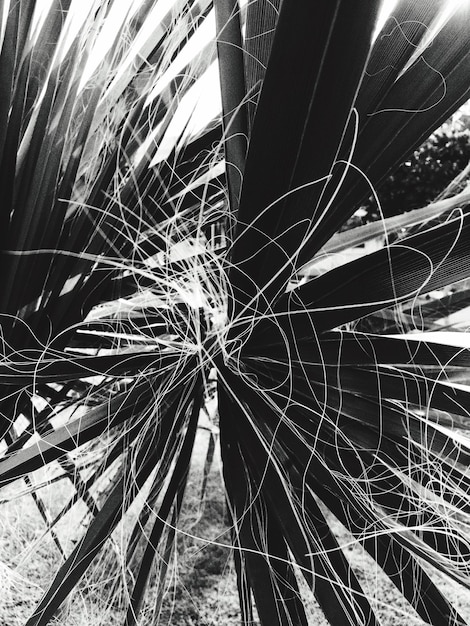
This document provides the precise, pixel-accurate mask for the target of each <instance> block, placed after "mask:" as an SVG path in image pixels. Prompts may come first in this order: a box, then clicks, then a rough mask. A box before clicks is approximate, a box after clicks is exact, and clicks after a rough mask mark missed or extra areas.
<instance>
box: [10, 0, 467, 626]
mask: <svg viewBox="0 0 470 626" xmlns="http://www.w3.org/2000/svg"><path fill="white" fill-rule="evenodd" d="M381 9H382V2H380V1H379V0H369V1H368V2H363V1H358V2H352V1H351V0H344V1H341V0H318V1H317V2H310V3H300V2H298V1H296V0H283V1H282V2H280V0H271V1H269V2H264V1H263V0H254V1H251V2H248V3H243V5H242V7H241V9H240V7H239V5H238V3H237V1H236V0H215V1H214V2H211V1H209V0H193V1H183V0H172V1H170V2H168V1H166V0H165V1H164V0H159V1H158V0H155V1H154V2H148V1H147V2H144V1H143V0H140V1H138V0H135V1H134V2H129V3H122V2H119V0H109V1H107V2H102V1H99V2H98V1H97V0H89V1H88V2H79V1H73V0H62V1H60V0H52V2H50V3H41V2H38V3H37V5H36V3H34V2H31V3H20V2H8V1H5V2H3V3H2V12H1V19H2V28H1V31H0V32H1V37H2V39H1V43H2V51H1V56H0V72H1V75H2V78H3V80H2V93H3V96H2V99H1V100H0V157H1V160H2V164H1V168H0V177H1V181H2V190H3V193H2V212H1V228H0V233H1V234H0V236H1V238H2V246H1V247H2V253H1V263H2V277H3V281H2V290H1V292H0V306H1V323H2V361H1V363H0V377H1V379H0V382H1V385H2V386H1V429H2V430H1V436H2V442H3V450H4V453H3V454H4V458H3V460H2V461H1V462H0V481H1V484H2V485H7V484H9V483H12V482H13V481H15V480H18V479H21V478H25V479H26V480H29V478H28V477H29V475H30V473H32V472H34V471H35V470H37V469H39V468H41V467H43V466H44V465H45V464H48V463H52V462H56V461H57V462H58V463H59V464H60V466H61V467H62V469H63V473H62V474H61V476H62V478H64V479H71V480H73V481H74V485H75V488H76V496H75V497H74V498H73V499H72V501H71V502H70V505H69V506H72V505H73V504H74V502H75V501H77V500H79V499H81V500H83V502H85V504H86V506H87V507H88V509H89V512H90V516H91V521H90V522H89V524H88V527H87V530H86V531H85V532H84V534H83V537H82V538H81V540H80V541H79V542H78V543H77V545H76V547H75V548H74V549H73V551H72V552H71V553H70V554H64V559H65V560H64V563H63V565H62V567H61V568H60V569H59V571H58V572H57V574H56V576H55V578H54V580H53V582H52V584H51V586H50V588H49V590H48V591H47V592H46V593H45V595H44V597H43V598H42V600H41V601H40V603H39V604H38V606H37V607H36V609H35V611H34V613H33V615H32V616H31V617H30V619H29V620H28V622H27V625H28V626H33V625H35V626H39V625H43V624H47V623H48V622H49V621H50V620H51V619H52V618H53V616H54V615H55V613H56V612H57V610H58V609H59V607H60V606H61V604H62V603H63V601H64V600H65V599H66V597H67V596H68V595H69V594H70V593H71V591H72V590H73V589H74V588H75V587H76V586H77V585H78V583H79V581H80V579H81V578H82V576H83V575H84V574H85V572H86V571H87V569H88V568H89V567H90V566H91V565H92V563H93V562H94V560H95V559H97V557H98V555H99V554H100V553H101V552H103V551H105V550H107V549H108V547H109V545H110V538H111V536H112V533H113V531H114V530H115V529H116V527H117V525H118V524H119V522H120V521H121V519H122V518H123V517H124V516H125V514H126V511H127V510H128V508H129V506H130V504H131V503H132V501H133V500H134V499H135V497H136V496H137V494H139V492H140V491H141V490H142V489H143V488H144V487H146V488H147V490H148V484H149V481H150V482H151V486H150V489H149V490H148V496H147V499H146V500H145V502H143V503H142V504H141V515H140V518H139V520H138V522H137V523H136V526H135V530H134V532H133V533H132V534H131V537H130V541H129V545H128V547H127V557H128V566H129V568H131V567H134V570H133V576H132V579H131V580H132V581H133V583H132V586H131V588H130V590H129V593H128V598H129V602H128V609H127V614H126V617H125V618H123V619H125V624H126V625H130V624H135V623H137V621H138V620H139V611H140V609H141V607H142V605H143V602H144V594H145V588H146V586H147V582H148V577H149V572H150V571H151V565H152V563H153V562H155V561H158V562H160V563H161V564H163V565H161V566H160V576H161V580H163V576H164V574H165V571H166V566H165V565H164V564H165V563H166V562H167V560H168V555H169V554H170V552H171V546H172V543H173V541H174V539H175V527H177V525H178V516H179V513H180V511H181V506H182V500H183V496H184V490H185V483H186V478H187V474H188V469H189V463H190V459H191V454H192V449H193V445H194V440H195V433H196V430H197V427H198V420H199V416H200V413H201V410H202V408H203V405H204V403H205V402H208V401H211V402H212V401H213V396H212V393H213V385H214V383H213V382H211V381H213V380H214V379H216V381H217V383H216V384H217V387H216V397H217V406H218V415H219V422H218V426H219V428H220V445H221V456H222V463H223V478H224V485H225V489H226V494H227V503H228V510H229V514H230V522H231V527H232V537H233V556H234V560H235V568H236V572H237V578H238V589H239V595H240V606H241V618H242V622H243V623H245V624H248V623H252V621H251V620H252V619H253V608H252V603H253V600H254V602H255V604H256V608H257V612H258V616H259V619H260V621H261V623H262V624H270V625H271V624H282V625H284V624H306V623H307V618H306V613H305V608H304V604H305V601H306V592H305V591H304V590H303V589H304V587H305V586H307V587H308V588H310V590H311V592H312V593H313V594H314V596H315V597H316V599H317V601H318V603H319V605H320V607H321V608H322V610H323V612H324V613H325V615H326V617H327V619H328V620H329V621H330V622H331V623H332V624H334V625H335V626H339V625H341V624H348V625H349V624H357V625H359V624H369V625H372V624H375V623H377V620H376V617H375V616H374V611H373V609H372V607H371V604H370V602H369V599H368V598H367V594H366V593H364V592H363V590H362V589H361V585H360V583H359V581H358V578H357V575H356V572H355V571H354V568H353V566H352V565H351V564H350V563H349V561H348V560H347V558H346V556H345V554H344V552H343V549H342V547H341V545H339V543H338V540H337V538H336V536H335V534H334V532H333V531H332V529H331V527H330V524H329V521H328V520H329V519H331V517H328V516H327V517H325V509H327V510H329V512H330V513H329V515H330V516H334V517H335V518H337V520H339V521H340V522H341V523H342V524H343V525H344V526H345V527H346V528H347V529H348V530H349V531H350V533H351V534H352V536H353V537H354V538H355V540H356V541H357V542H359V543H360V544H361V545H362V546H363V547H364V548H365V550H366V551H367V552H368V553H369V554H370V555H371V556H372V558H373V559H374V560H375V561H376V562H377V564H378V566H380V568H382V569H383V571H384V572H385V574H386V575H387V576H388V577H389V578H390V580H391V581H392V582H393V584H394V585H395V586H396V587H397V588H398V590H399V591H400V592H401V593H402V594H403V596H404V597H405V598H406V599H407V600H408V602H409V603H410V605H411V606H412V607H413V608H414V609H415V610H416V612H417V613H418V615H419V616H420V617H421V618H422V620H424V622H426V623H430V624H436V625H442V624H449V625H450V624H463V623H464V620H463V619H462V618H461V617H460V616H459V615H458V613H457V612H456V610H455V609H454V608H453V607H452V606H451V604H450V603H449V601H448V599H447V598H446V597H445V596H444V595H443V593H442V592H441V591H440V590H439V588H438V586H437V585H436V584H435V583H434V582H433V580H432V579H431V577H430V575H429V572H428V566H432V567H434V568H437V569H438V570H441V571H443V572H445V573H446V574H447V575H448V576H450V577H451V578H453V579H454V580H455V581H457V582H458V583H460V584H461V585H464V586H467V587H469V586H470V571H469V551H470V544H469V540H468V532H467V529H468V523H469V521H470V518H469V513H470V498H469V493H470V479H469V476H468V471H467V466H468V462H469V459H470V456H469V440H468V439H467V438H466V435H465V431H466V430H467V429H468V426H469V421H468V414H469V410H470V393H469V389H468V387H467V386H466V383H467V382H468V373H467V370H468V366H469V364H470V356H469V352H468V349H467V348H466V345H468V341H467V340H466V335H465V334H464V333H460V332H453V331H452V330H449V329H448V328H447V331H446V332H445V333H443V332H442V328H443V325H442V319H444V318H445V319H447V316H448V314H449V312H455V311H457V310H461V309H463V308H464V307H465V306H467V303H468V293H469V287H468V284H469V283H468V279H469V278H470V252H469V246H468V240H469V239H468V237H469V233H468V231H469V218H468V209H467V202H468V199H469V194H468V192H465V191H464V192H461V194H460V195H459V196H457V197H454V198H450V199H447V200H444V201H442V202H440V203H436V204H435V205H432V206H431V207H429V208H426V209H419V210H417V211H412V212H410V213H408V214H405V215H404V216H399V217H394V218H390V219H388V220H386V221H381V222H380V223H377V224H373V225H368V226H366V227H362V228H357V229H354V230H352V231H347V232H342V233H339V234H336V233H338V231H339V230H340V228H341V226H342V225H343V224H344V222H345V221H346V220H347V219H348V218H349V217H350V216H351V215H352V214H353V213H354V211H355V210H356V209H357V208H358V207H359V206H360V204H361V202H362V201H363V200H364V199H365V198H367V197H369V196H370V195H371V193H373V192H374V190H376V189H378V188H379V187H380V183H381V181H383V180H384V179H385V178H386V177H387V175H388V174H389V173H390V172H391V171H392V170H393V168H394V167H396V166H398V165H399V163H400V162H401V161H403V159H404V158H406V156H407V155H408V154H410V153H411V152H412V151H413V150H414V149H416V147H417V146H418V145H419V144H420V142H422V141H423V140H424V139H425V138H426V137H427V136H428V135H429V134H430V133H431V132H432V131H433V130H434V129H435V128H436V127H438V126H439V125H440V124H441V123H443V122H444V121H445V120H446V119H447V118H448V117H449V116H450V115H451V114H452V113H453V112H454V111H456V110H457V109H458V107H459V106H460V105H461V104H462V103H464V102H465V101H466V100H467V99H468V97H469V96H470V83H469V80H468V76H469V75H470V11H469V9H468V7H467V6H465V4H464V3H462V4H460V5H459V4H457V3H455V2H454V3H448V2H444V1H442V0H418V1H417V2H416V1H411V0H399V1H398V2H397V3H396V5H395V7H394V9H393V12H392V14H391V15H390V16H389V17H388V19H387V20H386V21H384V20H383V19H380V16H381ZM214 232H217V233H219V234H220V235H221V237H220V242H219V243H220V245H215V243H214V239H213V238H212V239H211V233H214ZM392 235H393V237H392ZM384 238H385V244H382V243H381V244H380V245H376V248H375V251H370V248H368V247H366V248H364V247H363V248H361V246H363V244H364V243H368V242H372V245H374V244H373V242H377V241H379V240H380V241H381V242H383V240H384ZM392 239H393V243H392ZM366 250H369V252H368V253H367V254H366V253H365V252H366ZM325 258H326V259H327V261H328V264H329V265H328V267H327V268H326V269H325V265H324V264H323V265H322V262H323V261H324V259H325ZM348 259H349V260H348ZM351 259H353V260H351ZM385 322H386V323H385ZM447 325H449V324H447ZM371 329H372V331H371ZM436 331H441V332H439V333H437V332H436ZM77 449H80V451H81V452H82V454H83V458H85V459H86V461H87V463H88V466H87V469H88V472H84V468H83V467H82V466H81V465H80V463H81V461H80V458H78V460H77V455H76V454H72V455H70V454H69V453H71V452H73V453H75V451H76V450H77ZM103 450H104V452H103ZM87 451H88V452H87ZM87 454H88V456H87ZM90 467H92V471H90ZM103 478H105V479H106V483H107V485H108V487H107V489H106V491H105V494H104V496H103V498H102V499H101V500H100V501H97V500H96V498H95V497H94V496H93V495H92V488H93V486H94V485H95V484H96V483H99V481H100V480H101V479H103ZM68 508H69V507H67V508H66V509H65V510H64V511H63V512H62V515H64V514H65V512H66V510H68ZM39 510H40V511H42V513H43V514H44V516H45V517H47V516H46V515H45V513H44V511H43V510H42V508H41V506H39ZM151 512H153V513H155V514H152V515H151ZM149 520H153V521H152V522H151V524H152V525H151V528H147V530H146V532H145V533H142V532H140V531H139V529H141V528H142V527H143V526H145V525H146V524H147V523H148V522H149ZM48 527H49V528H50V530H51V532H53V529H54V524H53V523H52V522H50V521H48ZM139 542H140V544H139ZM138 544H139V545H140V548H139V549H141V550H142V552H141V555H142V556H141V558H140V559H139V561H138V564H137V566H135V565H132V563H134V562H135V561H132V556H133V554H134V553H135V550H136V546H137V545H138ZM59 547H60V543H59ZM300 578H303V579H304V583H302V585H301V584H300ZM161 580H160V584H163V583H162V582H161ZM305 582H306V583H307V585H305ZM299 585H300V587H301V588H302V591H300V590H299V589H300V587H299Z"/></svg>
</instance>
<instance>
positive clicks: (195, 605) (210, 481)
mask: <svg viewBox="0 0 470 626" xmlns="http://www.w3.org/2000/svg"><path fill="white" fill-rule="evenodd" d="M208 441H209V431H208V430H206V429H205V428H202V429H199V432H198V436H197V439H196V444H195V450H194V456H193V459H192V465H191V470H190V475H189V478H188V484H187V493H186V498H185V504H184V507H183V510H182V514H181V518H180V523H179V530H178V538H177V542H176V544H175V549H174V551H173V553H172V560H171V563H170V567H169V573H168V578H167V581H166V587H165V594H164V597H163V601H162V604H161V607H159V609H158V610H159V618H158V622H156V623H158V624H160V625H162V626H170V625H171V626H234V625H235V624H239V623H240V609H239V604H238V592H237V584H236V575H235V571H234V567H233V562H232V559H231V549H230V548H229V544H230V530H229V528H228V523H227V522H228V518H227V510H226V503H225V496H224V493H223V489H222V483H221V480H220V472H221V466H220V453H219V451H218V448H216V451H215V458H214V462H213V464H212V467H211V471H210V473H209V475H208V477H207V485H206V493H205V496H204V499H203V500H201V497H200V496H201V485H202V482H203V480H204V464H205V462H206V455H207V447H208ZM48 473H49V474H51V468H47V469H44V470H40V471H39V472H36V474H35V478H36V479H37V480H43V479H45V478H47V474H48ZM15 491H17V489H16V490H15V489H12V488H9V489H8V490H5V489H4V490H2V497H3V498H5V499H8V498H10V501H9V502H7V503H6V504H3V505H2V516H1V520H0V524H1V530H2V532H1V535H0V563H1V564H2V565H1V569H0V583H1V585H2V589H3V601H2V603H1V604H0V626H23V624H24V623H25V621H26V619H27V618H28V617H29V615H30V613H31V612H32V610H33V608H34V606H35V604H36V602H37V601H38V600H39V598H40V597H41V594H42V592H43V591H44V589H46V588H47V586H48V583H50V581H51V580H52V578H53V576H54V573H55V571H56V569H57V568H58V567H59V565H60V563H61V558H60V554H59V552H58V550H57V547H56V546H55V544H54V542H53V540H52V538H51V536H50V535H48V536H46V537H43V530H44V525H43V524H42V523H41V521H40V518H39V516H38V514H37V509H36V505H35V503H34V501H33V499H32V497H31V496H28V497H21V498H17V497H15ZM38 494H39V495H40V496H41V498H42V500H43V501H44V502H45V503H46V505H47V507H48V509H49V510H50V512H51V514H53V513H54V512H57V511H59V509H60V507H61V506H63V505H64V504H65V503H66V501H67V499H68V498H69V497H70V495H71V486H70V485H69V484H67V482H66V481H61V482H60V483H54V484H53V485H50V486H46V487H44V488H42V489H40V490H39V491H38ZM140 497H141V498H142V497H143V496H140ZM83 513H84V510H83V507H82V508H81V509H80V507H75V508H74V509H73V510H72V511H71V512H70V513H69V514H68V515H67V516H66V518H64V519H63V520H62V522H61V524H60V525H59V527H58V528H57V529H56V530H57V535H58V537H60V541H61V543H62V545H64V546H67V548H68V549H69V548H70V547H71V546H73V544H74V541H76V539H77V538H78V537H79V536H80V535H81V532H82V530H83V529H82V526H81V524H82V523H83ZM324 513H325V516H326V517H327V519H328V523H329V525H330V527H331V528H332V530H333V532H334V533H335V535H336V536H337V537H338V541H339V544H340V545H341V546H342V547H343V548H344V550H345V554H346V556H347V558H348V560H349V561H350V562H351V564H352V565H353V567H354V569H355V571H356V572H357V575H358V578H359V580H360V582H361V584H363V587H364V590H365V591H366V592H367V593H368V595H369V598H370V599H371V603H372V606H373V607H374V609H375V610H376V613H377V616H378V617H379V619H380V620H381V624H383V626H401V625H403V624H405V623H406V624H409V625H412V624H416V625H420V624H422V623H423V622H422V620H420V618H419V617H418V616H417V614H416V613H415V612H414V611H413V610H412V609H411V608H410V607H409V605H408V604H407V603H406V601H405V600H404V599H403V597H402V596H401V595H400V594H399V593H398V591H397V590H396V589H395V587H394V586H393V585H392V584H391V582H390V580H389V579H388V578H387V576H385V574H384V573H383V572H382V571H381V570H380V568H379V567H378V566H377V564H376V563H375V562H374V561H373V559H371V558H370V556H369V555H368V554H367V553H365V551H364V550H363V548H362V547H361V546H360V545H359V544H358V542H357V541H355V540H354V539H353V537H352V535H351V534H350V533H348V531H347V530H346V529H345V528H344V526H342V525H341V524H340V523H339V522H338V521H337V520H336V519H335V518H334V517H333V516H332V515H331V514H330V513H329V512H328V511H327V510H326V509H325V510H324ZM134 519H135V516H134ZM132 521H133V516H130V518H129V519H126V527H125V528H119V529H117V530H116V531H115V533H114V535H113V540H114V547H115V551H112V550H111V551H110V555H111V556H110V555H108V563H107V565H106V564H104V563H103V562H100V564H99V567H97V568H94V570H93V571H92V572H91V573H90V574H88V575H87V576H86V577H85V578H84V580H83V581H82V583H81V584H80V587H79V589H78V590H77V591H78V593H76V594H75V595H74V597H73V599H72V600H71V601H68V602H67V603H66V604H65V605H64V606H63V607H62V609H61V611H60V613H59V614H58V615H57V617H56V618H55V619H54V620H53V621H52V622H51V624H53V626H88V625H91V624H92V625H93V626H101V625H102V626H105V625H109V626H114V625H116V626H117V625H118V624H122V619H123V614H124V613H123V612H124V607H123V606H119V604H120V603H119V600H117V599H116V598H117V597H119V596H115V598H114V602H111V603H109V602H108V601H107V600H106V592H107V591H109V590H111V589H115V586H114V585H115V584H116V582H117V581H119V580H122V571H119V565H120V562H121V561H122V559H121V557H122V555H121V554H120V553H119V543H120V539H119V538H120V537H121V538H122V535H125V534H126V533H128V532H129V529H130V527H131V523H132ZM122 544H123V545H124V542H123V541H122ZM18 562H19V565H17V566H15V563H18ZM121 564H122V563H121ZM433 579H434V580H435V582H437V583H439V586H440V588H441V589H442V590H443V592H444V593H446V595H448V597H449V598H450V599H451V601H452V603H453V604H454V605H455V607H456V608H457V609H458V610H459V611H460V613H461V614H462V616H463V617H464V618H466V619H469V620H470V602H469V601H468V592H467V591H466V590H463V589H462V587H460V586H459V585H457V584H456V583H454V582H452V581H451V580H450V579H448V578H447V577H446V576H445V575H443V574H442V573H440V572H437V571H435V572H434V574H433ZM299 581H301V578H299ZM301 590H302V588H301ZM303 591H304V593H305V597H306V598H308V590H306V589H304V590H303ZM155 592H156V576H154V577H153V578H152V579H151V582H150V589H149V593H148V594H147V602H146V605H145V606H144V607H143V610H142V615H141V618H140V622H139V624H141V625H142V626H144V625H147V624H151V623H154V620H155V617H156V615H155V611H156V610H157V608H156V606H155V597H156V594H155ZM121 595H122V590H121ZM306 611H307V617H308V620H309V622H308V623H309V625H311V626H314V625H315V626H327V624H328V622H327V621H326V619H325V617H324V615H323V613H322V611H321V610H320V608H319V606H318V604H317V603H316V601H315V600H314V599H312V598H308V600H306ZM257 624H259V622H258V621H255V623H254V626H255V625H257Z"/></svg>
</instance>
